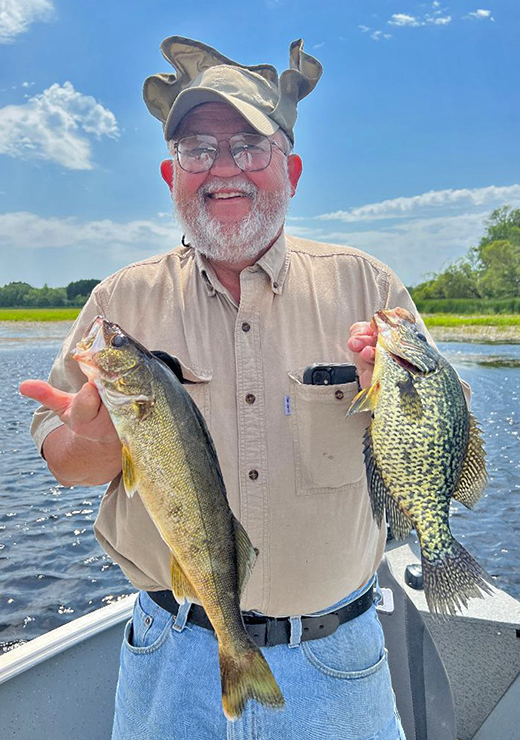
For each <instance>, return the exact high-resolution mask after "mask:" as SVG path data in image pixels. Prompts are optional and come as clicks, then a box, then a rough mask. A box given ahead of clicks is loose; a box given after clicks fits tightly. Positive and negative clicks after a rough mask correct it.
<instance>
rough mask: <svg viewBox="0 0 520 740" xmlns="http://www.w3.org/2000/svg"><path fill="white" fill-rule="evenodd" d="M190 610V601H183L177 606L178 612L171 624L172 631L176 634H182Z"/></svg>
mask: <svg viewBox="0 0 520 740" xmlns="http://www.w3.org/2000/svg"><path fill="white" fill-rule="evenodd" d="M190 609H191V601H184V602H183V603H182V604H180V605H179V610H178V612H177V614H176V616H175V621H174V623H173V629H174V630H176V631H177V632H182V630H183V629H184V627H185V626H186V621H187V619H188V614H189V612H190Z"/></svg>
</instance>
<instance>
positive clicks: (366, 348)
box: [347, 321, 377, 388]
mask: <svg viewBox="0 0 520 740" xmlns="http://www.w3.org/2000/svg"><path fill="white" fill-rule="evenodd" d="M376 343H377V331H376V330H375V329H374V328H373V327H372V325H371V324H370V323H369V322H368V321H358V322H357V323H355V324H352V326H351V327H350V338H349V340H348V342H347V345H348V348H349V350H350V351H351V352H353V353H354V362H355V363H356V367H357V371H358V375H359V383H360V385H361V387H362V388H367V387H368V386H369V385H370V384H371V383H372V373H373V371H374V362H375V357H376Z"/></svg>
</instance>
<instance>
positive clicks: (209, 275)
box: [194, 231, 289, 296]
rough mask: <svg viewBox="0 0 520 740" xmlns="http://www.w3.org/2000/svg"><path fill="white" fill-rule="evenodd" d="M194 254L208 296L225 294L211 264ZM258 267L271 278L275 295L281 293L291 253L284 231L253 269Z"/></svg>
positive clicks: (195, 250)
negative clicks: (217, 293)
mask: <svg viewBox="0 0 520 740" xmlns="http://www.w3.org/2000/svg"><path fill="white" fill-rule="evenodd" d="M194 252H195V263H196V265H197V267H198V270H199V273H200V275H201V277H202V280H203V281H204V286H205V288H206V290H207V292H208V295H210V296H213V295H215V293H216V292H217V291H218V292H219V293H223V292H224V291H225V288H224V287H223V285H222V283H221V282H220V280H219V279H218V277H217V276H216V274H215V271H214V269H213V267H212V265H211V262H210V261H209V260H208V259H207V257H205V256H204V255H203V254H201V253H200V252H199V251H198V250H197V249H195V248H194ZM257 266H258V267H261V268H262V270H263V271H264V272H265V273H266V274H267V276H268V277H269V281H270V283H271V289H272V291H273V293H276V294H279V293H281V292H282V289H283V285H284V283H285V278H286V277H287V270H288V269H289V253H288V252H287V247H286V242H285V234H284V232H283V231H282V233H281V234H280V236H279V237H278V239H277V240H276V241H275V242H274V244H273V245H272V246H271V248H270V249H268V250H267V252H266V253H265V254H264V255H262V257H260V259H259V260H258V262H256V263H255V265H253V267H257Z"/></svg>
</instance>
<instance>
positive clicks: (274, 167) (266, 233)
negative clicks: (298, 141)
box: [172, 103, 301, 263]
mask: <svg viewBox="0 0 520 740" xmlns="http://www.w3.org/2000/svg"><path fill="white" fill-rule="evenodd" d="M247 132H249V133H256V131H255V129H253V128H252V127H251V125H250V124H249V123H248V122H247V121H246V120H245V119H244V118H242V116H241V115H240V114H239V113H238V112H237V111H236V110H235V109H234V108H233V107H231V106H230V105H227V104H226V103H205V104H203V105H200V106H198V107H197V108H194V109H193V110H192V111H190V113H188V114H187V115H186V116H185V117H184V118H183V120H182V121H181V123H180V125H179V127H178V129H177V131H176V132H175V140H176V141H179V140H180V139H182V138H183V137H185V136H189V135H191V134H211V135H212V136H215V137H216V138H217V140H218V142H219V150H220V152H219V156H218V157H217V159H216V160H215V162H214V164H213V166H212V167H211V169H210V170H209V171H208V172H202V173H197V174H193V173H190V172H185V171H184V170H183V169H182V168H181V167H180V165H179V163H178V161H177V160H175V162H174V167H173V178H172V198H173V201H174V204H175V208H176V211H177V217H178V220H179V221H180V223H181V225H182V226H183V228H184V231H185V234H186V237H187V239H188V241H189V242H190V243H192V244H193V245H194V246H195V247H196V248H197V249H199V250H200V251H201V252H202V253H203V254H206V255H207V256H208V257H212V258H213V259H215V260H217V261H222V262H230V263H237V262H241V261H243V260H248V259H252V258H254V257H256V256H257V255H258V254H259V253H260V252H261V251H262V250H264V249H265V248H266V247H267V246H269V244H270V243H272V241H274V239H275V238H276V236H277V235H278V234H279V233H280V231H281V229H282V227H283V223H284V220H285V214H286V212H287V208H288V204H289V200H290V198H291V196H292V195H293V194H294V192H295V190H296V185H297V182H298V177H299V174H300V171H301V163H300V160H299V158H298V157H296V155H290V157H285V156H284V154H283V153H282V152H281V151H280V150H279V149H278V148H277V147H273V148H272V150H273V151H272V157H271V162H270V164H269V166H268V167H267V168H266V169H264V170H261V171H258V172H244V171H243V170H241V169H240V168H239V167H238V166H237V165H236V163H235V162H234V160H233V158H232V156H231V153H230V151H229V145H228V139H229V137H230V136H233V134H238V133H247ZM271 138H272V140H273V141H275V142H276V143H277V144H278V145H279V146H281V147H282V149H283V150H284V151H286V149H287V145H286V142H285V140H284V138H283V136H282V135H281V134H280V133H279V132H276V133H275V134H274V136H273V137H271Z"/></svg>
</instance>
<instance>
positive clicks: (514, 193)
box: [315, 184, 520, 223]
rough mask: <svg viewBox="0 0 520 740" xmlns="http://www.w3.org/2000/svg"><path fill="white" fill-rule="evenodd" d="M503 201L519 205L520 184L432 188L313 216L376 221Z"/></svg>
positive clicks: (491, 205)
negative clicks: (472, 187) (408, 195)
mask: <svg viewBox="0 0 520 740" xmlns="http://www.w3.org/2000/svg"><path fill="white" fill-rule="evenodd" d="M503 203H518V204H519V205H520V185H516V184H515V185H509V186H506V187H496V186H495V185H490V186H489V187H486V188H476V189H474V190H468V189H466V188H463V189H459V190H431V191H429V192H428V193H422V194H421V195H414V196H411V197H401V198H392V199H390V200H383V201H381V202H379V203H368V204H367V205H364V206H359V207H358V208H351V209H350V210H349V211H336V212H334V213H324V214H322V215H320V216H316V217H315V218H317V219H319V220H321V221H343V222H344V223H356V222H361V221H379V220H381V219H394V218H399V219H402V218H413V217H416V216H418V215H424V214H425V213H431V211H432V209H436V208H437V209H438V208H442V209H443V210H444V211H445V210H446V209H448V208H461V207H463V208H466V207H468V206H471V207H474V208H475V207H479V208H495V207H497V206H499V205H502V204H503Z"/></svg>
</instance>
